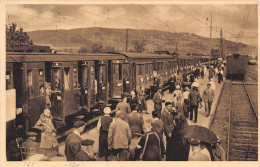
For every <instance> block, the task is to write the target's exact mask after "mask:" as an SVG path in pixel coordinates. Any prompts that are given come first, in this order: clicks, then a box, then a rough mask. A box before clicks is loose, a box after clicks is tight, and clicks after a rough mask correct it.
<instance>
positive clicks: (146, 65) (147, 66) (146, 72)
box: [145, 64, 149, 74]
mask: <svg viewBox="0 0 260 167" xmlns="http://www.w3.org/2000/svg"><path fill="white" fill-rule="evenodd" d="M148 69H149V64H145V74H148V73H149V71H148Z"/></svg>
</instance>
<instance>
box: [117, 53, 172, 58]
mask: <svg viewBox="0 0 260 167" xmlns="http://www.w3.org/2000/svg"><path fill="white" fill-rule="evenodd" d="M118 54H121V55H124V56H126V57H128V58H129V59H144V58H149V59H151V58H152V59H172V58H174V57H173V56H172V55H168V54H155V53H134V52H120V53H118Z"/></svg>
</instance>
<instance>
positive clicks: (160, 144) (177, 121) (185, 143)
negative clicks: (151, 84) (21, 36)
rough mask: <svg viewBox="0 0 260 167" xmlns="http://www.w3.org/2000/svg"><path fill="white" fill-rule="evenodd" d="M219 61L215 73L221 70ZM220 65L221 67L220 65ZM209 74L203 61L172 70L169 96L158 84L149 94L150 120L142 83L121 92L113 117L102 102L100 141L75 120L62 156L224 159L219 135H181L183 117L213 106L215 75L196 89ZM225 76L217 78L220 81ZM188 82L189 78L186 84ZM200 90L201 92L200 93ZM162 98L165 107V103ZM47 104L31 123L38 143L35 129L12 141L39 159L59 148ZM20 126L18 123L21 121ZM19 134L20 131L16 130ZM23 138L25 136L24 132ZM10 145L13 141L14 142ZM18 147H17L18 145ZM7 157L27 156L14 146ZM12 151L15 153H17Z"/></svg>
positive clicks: (76, 158) (195, 115) (71, 158)
mask: <svg viewBox="0 0 260 167" xmlns="http://www.w3.org/2000/svg"><path fill="white" fill-rule="evenodd" d="M221 70H222V67H221V68H220V70H219V71H218V73H217V74H216V75H219V73H221ZM222 71H223V70H222ZM215 73H216V71H215ZM206 75H210V72H209V73H207V69H205V67H202V68H200V69H199V68H196V69H194V72H193V73H192V74H191V75H187V73H185V72H184V73H183V75H182V76H180V75H179V74H175V75H171V78H170V80H169V93H171V94H172V99H169V100H168V101H166V102H165V101H164V100H163V99H162V97H163V93H162V87H161V86H160V85H156V92H155V93H154V95H153V99H152V100H153V103H154V106H153V107H154V108H153V111H152V118H153V119H152V121H151V122H150V123H148V124H149V126H145V124H144V118H143V117H144V115H143V114H148V111H147V102H146V94H145V89H144V87H141V89H140V91H139V92H137V94H136V92H134V91H132V92H131V96H130V98H128V97H126V96H125V97H123V99H122V102H120V103H118V104H117V106H116V109H115V112H116V115H115V117H114V118H113V117H111V109H110V108H109V107H105V108H104V109H103V112H104V115H103V116H102V117H101V118H100V119H99V120H98V124H97V130H98V133H99V139H98V141H94V140H90V139H85V140H83V137H82V136H81V134H82V133H83V132H84V129H85V122H83V121H77V122H75V123H74V129H75V130H74V131H73V133H71V134H69V135H68V136H67V138H66V140H65V156H66V159H67V161H93V160H104V161H129V160H131V161H136V160H141V161H161V160H166V161H213V160H222V161H223V160H225V151H224V149H223V148H222V147H221V146H220V141H219V140H218V141H217V142H215V143H206V142H203V141H197V140H195V139H192V138H189V139H187V138H184V136H183V135H182V133H181V131H182V130H183V129H184V128H185V127H187V126H188V122H187V119H190V120H193V119H194V123H196V122H197V121H198V108H199V107H202V102H203V103H204V107H205V116H206V117H208V116H209V115H210V114H211V106H212V102H213V101H214V97H215V89H216V86H215V82H214V80H213V78H211V79H210V82H208V83H207V87H206V89H204V90H203V91H202V90H200V89H201V88H200V84H199V82H198V78H199V77H201V78H203V77H205V76H206ZM222 80H223V79H220V81H222ZM186 82H190V84H186V85H185V83H186ZM201 92H202V94H201ZM163 103H165V107H164V108H163V105H162V104H163ZM52 119H53V118H52V115H51V112H50V110H49V109H45V110H44V112H43V113H42V114H41V116H40V118H39V120H38V121H37V123H36V124H35V126H34V128H37V129H39V130H40V131H41V140H40V144H38V143H37V142H36V141H35V140H36V136H37V133H34V132H28V133H27V140H26V141H23V140H22V137H20V136H19V138H16V140H14V141H13V143H18V144H17V146H18V147H22V148H25V149H26V150H27V151H26V152H27V154H26V155H27V156H28V157H30V156H29V155H31V154H43V155H44V156H43V157H41V160H44V159H48V156H47V155H48V154H49V153H50V152H54V154H55V155H57V156H63V155H62V154H61V153H60V152H59V147H58V142H57V139H56V129H55V128H54V126H53V123H52ZM20 130H21V127H20ZM19 134H20V133H19ZM23 138H24V137H23ZM94 142H98V143H99V144H98V145H99V149H98V154H96V153H95V152H94V151H93V144H94ZM12 148H13V147H12ZM16 149H19V150H20V149H21V148H16ZM12 150H14V151H13V152H14V153H11V154H10V155H8V156H10V157H12V158H9V159H10V160H20V159H26V158H28V157H22V155H21V154H19V152H18V153H17V150H15V148H13V149H12ZM15 151H16V153H17V154H15Z"/></svg>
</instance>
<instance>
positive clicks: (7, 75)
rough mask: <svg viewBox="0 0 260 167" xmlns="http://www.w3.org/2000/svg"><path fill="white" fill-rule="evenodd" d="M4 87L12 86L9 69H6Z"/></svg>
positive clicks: (9, 87)
mask: <svg viewBox="0 0 260 167" xmlns="http://www.w3.org/2000/svg"><path fill="white" fill-rule="evenodd" d="M5 78H6V89H7V90H8V89H11V88H12V84H11V71H6V75H5Z"/></svg>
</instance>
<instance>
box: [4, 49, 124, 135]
mask: <svg viewBox="0 0 260 167" xmlns="http://www.w3.org/2000/svg"><path fill="white" fill-rule="evenodd" d="M123 60H125V57H124V56H121V55H115V54H114V55H113V54H84V55H67V54H50V53H47V54H46V53H40V54H39V53H7V57H6V62H7V63H6V64H7V65H6V67H7V68H6V89H12V88H13V89H15V90H16V108H21V109H22V115H23V117H24V120H25V121H24V122H23V124H24V125H25V127H26V129H27V130H28V129H29V128H31V127H33V126H34V124H35V123H36V121H37V120H38V119H39V116H40V114H41V113H42V112H43V110H44V108H45V107H48V106H46V105H49V107H50V108H51V111H52V115H53V116H54V124H55V126H56V128H59V127H64V126H66V125H67V124H68V123H71V122H73V121H74V119H75V116H76V115H78V114H79V113H81V114H82V113H83V114H86V113H90V112H92V111H95V109H96V108H102V107H103V106H105V105H107V104H108V101H109V100H112V99H118V98H121V94H122V93H123V83H122V82H123V76H122V75H123V72H122V64H123ZM110 73H111V74H112V75H108V74H110ZM108 76H109V77H108ZM48 87H49V89H48ZM109 90H110V91H109ZM81 111H82V112H81ZM13 112H16V111H13Z"/></svg>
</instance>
